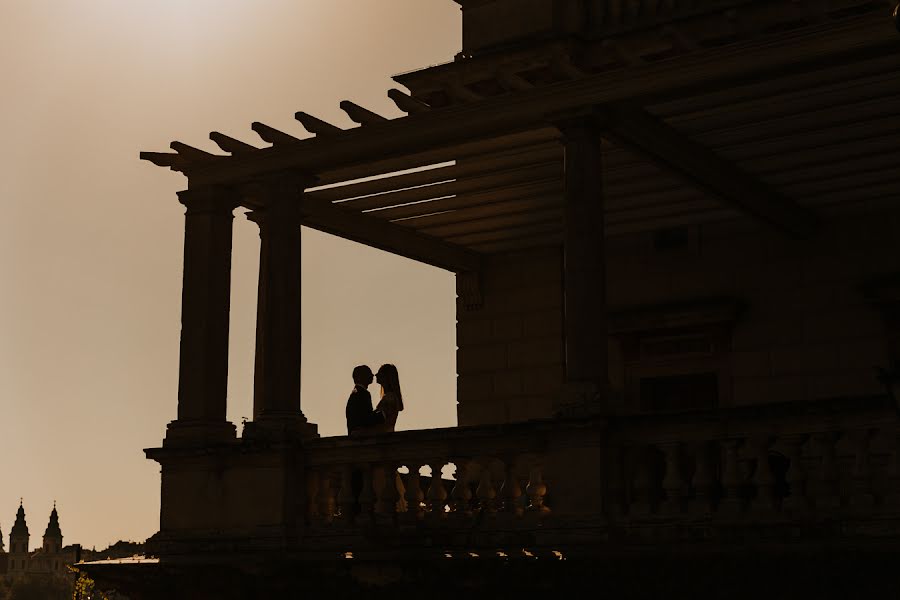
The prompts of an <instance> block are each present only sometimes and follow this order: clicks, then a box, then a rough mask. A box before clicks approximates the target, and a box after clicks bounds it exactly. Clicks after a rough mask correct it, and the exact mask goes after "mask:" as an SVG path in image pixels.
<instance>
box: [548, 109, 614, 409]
mask: <svg viewBox="0 0 900 600" xmlns="http://www.w3.org/2000/svg"><path fill="white" fill-rule="evenodd" d="M557 127H558V128H559V130H560V132H561V133H562V141H563V145H564V147H565V209H564V210H565V237H564V265H563V285H564V292H565V293H564V296H565V300H564V320H565V325H564V332H565V361H566V392H565V396H566V397H565V399H564V400H563V406H562V409H563V411H564V412H575V413H576V414H577V413H584V412H587V413H597V412H603V411H604V410H605V404H606V395H607V389H608V386H609V383H608V379H609V375H608V364H607V363H608V358H607V343H608V342H607V337H608V325H607V315H606V256H605V244H604V202H603V173H602V127H601V123H600V121H599V120H598V118H597V117H596V116H580V117H576V118H572V119H566V120H563V121H561V122H559V123H557Z"/></svg>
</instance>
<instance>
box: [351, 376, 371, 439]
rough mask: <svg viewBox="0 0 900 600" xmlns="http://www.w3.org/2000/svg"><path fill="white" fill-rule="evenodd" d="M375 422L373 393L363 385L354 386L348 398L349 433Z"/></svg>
mask: <svg viewBox="0 0 900 600" xmlns="http://www.w3.org/2000/svg"><path fill="white" fill-rule="evenodd" d="M374 422H375V411H374V410H373V409H372V394H370V393H369V392H368V390H366V389H365V388H363V387H360V386H358V385H357V386H354V387H353V392H352V393H351V394H350V398H348V399H347V433H348V434H351V433H353V430H354V429H359V428H360V427H368V426H370V425H372V424H373V423H374Z"/></svg>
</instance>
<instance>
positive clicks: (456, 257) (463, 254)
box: [300, 196, 482, 273]
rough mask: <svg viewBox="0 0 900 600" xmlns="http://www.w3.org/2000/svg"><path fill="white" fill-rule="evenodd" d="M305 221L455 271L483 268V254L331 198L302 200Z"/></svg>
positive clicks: (374, 246)
mask: <svg viewBox="0 0 900 600" xmlns="http://www.w3.org/2000/svg"><path fill="white" fill-rule="evenodd" d="M300 209H301V212H302V214H303V224H304V225H306V226H307V227H311V228H313V229H316V230H318V231H323V232H325V233H330V234H332V235H337V236H339V237H342V238H344V239H348V240H353V241H355V242H359V243H361V244H366V245H367V246H371V247H373V248H378V249H379V250H384V251H386V252H391V253H393V254H398V255H400V256H404V257H406V258H411V259H413V260H417V261H419V262H423V263H426V264H429V265H432V266H434V267H438V268H441V269H446V270H448V271H452V272H454V273H462V272H479V271H480V270H481V268H482V257H481V255H480V254H478V253H477V252H473V251H471V250H468V249H466V248H463V247H461V246H457V245H455V244H451V243H448V242H445V241H443V240H439V239H437V238H435V237H432V236H429V235H425V234H423V233H419V232H417V231H414V230H412V229H410V228H408V227H403V226H401V225H395V224H394V223H390V222H388V221H385V220H383V219H379V218H377V217H373V216H370V215H367V214H363V213H360V212H357V211H354V210H349V209H346V208H341V207H340V206H338V205H335V204H332V203H331V202H328V201H327V200H319V199H316V198H310V197H307V196H304V197H302V198H301V200H300Z"/></svg>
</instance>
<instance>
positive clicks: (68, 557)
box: [0, 503, 83, 579]
mask: <svg viewBox="0 0 900 600" xmlns="http://www.w3.org/2000/svg"><path fill="white" fill-rule="evenodd" d="M30 539H31V535H30V534H29V532H28V523H27V522H26V519H25V508H24V506H23V505H22V504H21V503H19V510H18V511H17V512H16V520H15V523H14V524H13V526H12V529H11V530H10V532H9V551H8V552H2V551H0V556H2V555H5V556H2V558H0V561H4V560H5V565H6V568H5V570H3V575H5V576H6V577H8V578H12V579H17V578H23V577H31V576H38V577H54V578H67V577H71V572H70V571H69V570H68V569H67V567H69V566H71V565H74V564H76V563H78V562H80V561H81V560H82V558H83V557H82V551H81V546H80V545H79V544H72V545H69V546H64V545H63V535H62V529H60V526H59V513H58V512H57V511H56V504H55V503H54V505H53V510H52V511H51V512H50V519H49V521H48V523H47V528H46V529H45V530H44V536H43V538H42V542H41V546H40V547H39V548H35V549H33V550H32V549H31V547H30ZM0 564H2V562H0Z"/></svg>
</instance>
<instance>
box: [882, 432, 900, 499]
mask: <svg viewBox="0 0 900 600" xmlns="http://www.w3.org/2000/svg"><path fill="white" fill-rule="evenodd" d="M883 435H885V436H887V437H888V445H889V448H890V458H889V460H888V465H887V473H886V481H885V490H884V497H883V499H882V507H883V508H884V510H886V511H888V512H897V510H898V509H900V435H898V434H897V431H896V430H886V431H884V434H883Z"/></svg>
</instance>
